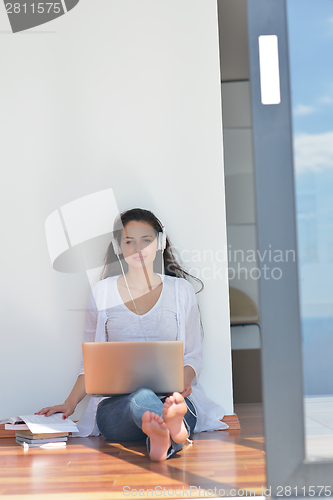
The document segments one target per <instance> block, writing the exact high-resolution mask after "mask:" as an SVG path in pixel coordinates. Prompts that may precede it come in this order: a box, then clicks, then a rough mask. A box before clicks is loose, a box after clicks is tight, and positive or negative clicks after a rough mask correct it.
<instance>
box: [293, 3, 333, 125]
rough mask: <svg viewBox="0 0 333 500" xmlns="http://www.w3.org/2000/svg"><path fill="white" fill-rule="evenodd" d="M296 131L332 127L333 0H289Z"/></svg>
mask: <svg viewBox="0 0 333 500" xmlns="http://www.w3.org/2000/svg"><path fill="white" fill-rule="evenodd" d="M287 9H288V26H289V53H290V66H291V87H292V100H293V120H294V128H295V131H296V132H298V133H299V132H305V133H322V132H328V131H332V130H333V0H288V1H287Z"/></svg>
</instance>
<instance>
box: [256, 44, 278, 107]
mask: <svg viewBox="0 0 333 500" xmlns="http://www.w3.org/2000/svg"><path fill="white" fill-rule="evenodd" d="M259 65H260V88H261V102H262V104H279V103H280V102H281V92H280V70H279V49H278V37H277V36H276V35H261V36H260V37H259Z"/></svg>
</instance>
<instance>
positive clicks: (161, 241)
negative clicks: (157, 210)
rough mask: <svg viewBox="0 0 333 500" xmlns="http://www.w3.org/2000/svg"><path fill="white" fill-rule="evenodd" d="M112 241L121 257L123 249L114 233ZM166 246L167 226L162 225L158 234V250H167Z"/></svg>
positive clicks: (115, 251) (114, 248)
mask: <svg viewBox="0 0 333 500" xmlns="http://www.w3.org/2000/svg"><path fill="white" fill-rule="evenodd" d="M111 242H112V246H113V251H114V253H115V254H116V255H117V257H119V255H120V254H122V253H123V252H122V250H121V248H120V245H119V243H118V240H117V239H116V238H115V237H114V233H112V235H111ZM165 247H166V232H165V226H162V231H159V233H158V236H157V250H162V252H163V251H164V250H165Z"/></svg>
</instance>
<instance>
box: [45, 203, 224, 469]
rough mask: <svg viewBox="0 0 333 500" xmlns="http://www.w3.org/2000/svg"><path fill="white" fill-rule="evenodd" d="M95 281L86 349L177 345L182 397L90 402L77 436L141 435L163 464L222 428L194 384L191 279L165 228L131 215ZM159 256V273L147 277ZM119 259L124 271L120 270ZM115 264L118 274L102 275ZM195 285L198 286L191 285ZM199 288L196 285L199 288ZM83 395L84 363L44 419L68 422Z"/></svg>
mask: <svg viewBox="0 0 333 500" xmlns="http://www.w3.org/2000/svg"><path fill="white" fill-rule="evenodd" d="M113 235H114V236H113V240H112V242H111V243H110V245H109V248H108V251H107V255H106V261H105V267H104V271H103V277H102V280H101V281H99V282H98V283H97V284H96V285H95V287H94V288H93V291H92V294H91V296H90V299H89V302H88V307H87V313H86V325H85V332H84V341H85V342H93V341H95V342H112V341H143V342H144V341H152V340H181V341H182V342H183V347H184V390H183V392H182V393H181V394H180V393H174V394H173V395H172V396H169V397H164V398H159V397H158V396H157V395H156V394H155V393H154V392H153V391H151V390H149V389H140V390H138V391H136V392H134V393H133V394H130V395H125V396H117V397H111V398H110V397H107V398H101V399H98V398H91V399H90V402H89V404H88V407H87V410H86V412H85V414H84V416H83V418H82V419H81V420H80V422H79V423H78V427H79V429H80V434H79V435H80V436H89V435H99V433H100V432H101V433H102V434H103V436H104V437H105V438H106V439H109V440H112V441H135V440H139V439H142V438H144V437H146V436H148V438H147V447H148V451H149V455H150V458H151V459H152V460H154V461H161V460H165V459H166V458H169V457H170V456H172V455H173V454H174V453H175V452H176V451H179V450H180V449H181V448H182V446H183V444H184V442H185V441H186V439H187V438H188V436H189V435H190V434H191V433H192V432H193V431H195V432H201V431H204V430H218V429H225V428H227V427H228V426H227V425H226V424H224V423H222V422H221V419H222V417H223V414H224V412H223V409H222V408H221V407H220V406H219V405H217V404H216V403H214V402H213V401H212V400H210V399H209V398H207V396H206V395H205V394H204V392H203V390H202V388H201V386H200V385H199V383H198V378H199V375H200V372H201V369H202V351H201V331H202V328H201V321H200V313H199V309H198V305H197V301H196V296H195V292H194V289H193V287H192V285H191V284H190V283H189V281H188V280H187V278H188V277H190V275H189V274H188V273H187V272H186V271H184V270H183V269H182V268H181V267H180V266H179V264H178V263H177V261H176V259H175V257H174V255H173V253H172V248H171V244H170V241H169V239H168V238H167V237H166V235H165V232H164V227H163V226H162V224H161V222H160V221H159V220H158V219H157V218H156V217H155V215H154V214H153V213H152V212H149V211H148V210H143V209H139V208H135V209H132V210H128V211H126V212H123V213H122V214H120V216H119V218H118V219H117V220H116V221H115V225H114V233H113ZM159 251H161V252H162V259H161V260H162V268H164V271H165V273H164V272H162V273H161V274H158V273H156V272H155V271H154V261H155V258H156V255H157V252H159ZM120 255H122V256H123V259H124V260H125V262H126V264H127V270H126V272H125V271H124V269H123V266H122V263H121V260H120ZM116 256H117V257H118V260H119V263H120V265H121V270H122V273H121V274H118V275H117V276H108V274H109V267H110V265H111V266H112V263H113V262H114V261H115V260H116ZM194 279H196V280H197V281H199V282H200V283H201V281H200V280H198V279H197V278H194ZM201 284H202V283H201ZM85 395H86V392H85V384H84V371H83V363H82V365H81V371H80V374H79V377H78V379H77V381H76V384H75V385H74V388H73V390H72V392H71V393H70V395H69V396H68V398H67V399H66V401H65V402H64V403H63V404H61V405H56V406H52V407H47V408H43V409H42V410H40V411H39V412H38V413H39V414H44V415H46V416H49V415H52V414H53V413H56V412H63V413H64V415H63V417H64V418H67V417H68V416H69V415H71V414H72V413H73V412H74V410H75V408H76V406H77V404H78V403H79V402H80V401H81V400H82V399H83V398H84V396H85Z"/></svg>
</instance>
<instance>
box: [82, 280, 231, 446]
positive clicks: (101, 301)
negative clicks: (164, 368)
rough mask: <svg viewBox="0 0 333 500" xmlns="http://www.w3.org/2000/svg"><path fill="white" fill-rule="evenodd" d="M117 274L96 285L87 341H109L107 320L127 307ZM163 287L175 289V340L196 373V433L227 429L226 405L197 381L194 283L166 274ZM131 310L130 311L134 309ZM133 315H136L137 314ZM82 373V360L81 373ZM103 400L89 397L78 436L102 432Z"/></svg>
mask: <svg viewBox="0 0 333 500" xmlns="http://www.w3.org/2000/svg"><path fill="white" fill-rule="evenodd" d="M118 277H119V276H114V277H111V278H106V279H105V280H101V281H99V282H98V283H97V284H96V285H95V286H94V287H93V289H92V293H91V295H90V298H89V301H88V305H87V310H86V324H85V330H84V342H106V341H107V323H108V321H109V320H110V313H111V314H112V311H116V309H114V308H116V307H117V306H120V305H121V304H122V305H123V306H124V307H126V306H125V304H124V303H123V301H122V299H121V297H120V294H119V292H118V290H117V279H118ZM161 278H162V276H161ZM115 287H116V288H115ZM163 288H164V289H165V291H167V290H169V292H170V291H172V290H174V303H175V309H176V310H175V311H174V312H175V313H176V325H177V336H176V340H180V341H182V342H183V348H184V366H191V367H192V368H193V370H194V371H195V374H196V376H195V377H194V379H193V381H192V384H191V385H192V394H191V395H190V399H191V400H192V401H193V403H194V404H195V406H196V409H197V412H198V420H197V424H196V427H195V430H194V432H202V431H213V430H219V429H227V428H228V425H227V424H225V423H224V422H221V419H222V418H223V416H224V410H223V408H222V407H221V406H220V405H218V404H216V403H215V402H214V401H212V400H211V399H209V398H208V397H207V396H206V394H205V393H204V391H203V388H202V387H201V385H200V384H199V383H198V379H199V376H200V373H201V370H202V350H201V326H200V313H199V309H198V304H197V300H196V296H195V293H194V289H193V286H192V285H191V284H190V283H189V282H188V281H187V280H185V279H183V278H173V277H171V276H164V277H163ZM116 290H117V291H116ZM162 294H163V290H162ZM166 295H167V296H168V297H169V298H170V297H171V298H170V300H171V301H172V295H173V293H171V294H170V293H168V294H166ZM160 298H162V296H160ZM163 300H164V299H163ZM158 305H159V301H157V303H156V304H155V306H154V307H153V308H152V309H151V311H152V310H153V309H154V308H155V307H156V306H158ZM129 312H130V313H131V311H129ZM149 312H150V311H149ZM108 314H109V315H108ZM131 314H133V315H134V314H135V313H131ZM135 319H138V318H135ZM155 324H156V322H155ZM109 327H110V325H109ZM83 373H84V369H83V362H82V363H81V369H80V373H79V375H81V374H83ZM221 383H222V381H221ZM100 399H101V398H98V397H91V398H90V401H89V404H88V407H87V409H86V412H85V414H84V415H83V417H82V419H81V420H80V421H79V422H78V424H77V426H78V428H79V434H75V435H76V436H82V437H83V436H90V435H93V436H98V435H99V434H100V431H99V429H98V426H97V423H96V412H97V405H98V403H99V401H100Z"/></svg>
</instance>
